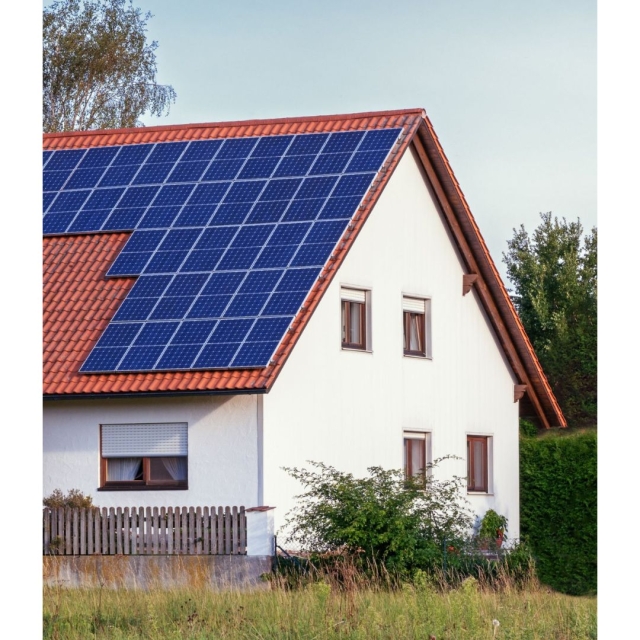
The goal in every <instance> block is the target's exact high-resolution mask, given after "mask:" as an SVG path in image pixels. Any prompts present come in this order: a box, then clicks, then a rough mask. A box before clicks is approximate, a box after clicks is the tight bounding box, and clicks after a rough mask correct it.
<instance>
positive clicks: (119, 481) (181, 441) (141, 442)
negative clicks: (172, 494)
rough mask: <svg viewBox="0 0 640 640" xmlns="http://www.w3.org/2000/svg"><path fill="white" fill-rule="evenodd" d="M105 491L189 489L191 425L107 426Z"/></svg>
mask: <svg viewBox="0 0 640 640" xmlns="http://www.w3.org/2000/svg"><path fill="white" fill-rule="evenodd" d="M100 453H101V464H100V487H101V488H102V489H121V490H127V489H129V490H136V489H151V488H153V489H186V488H187V480H188V465H187V461H188V457H187V423H186V422H178V423H160V424H103V425H102V426H101V428H100Z"/></svg>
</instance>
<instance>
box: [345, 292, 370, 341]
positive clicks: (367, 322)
mask: <svg viewBox="0 0 640 640" xmlns="http://www.w3.org/2000/svg"><path fill="white" fill-rule="evenodd" d="M345 289H346V290H347V291H349V290H351V291H354V292H356V293H360V294H364V313H365V321H364V331H365V336H364V349H362V348H360V347H351V346H348V345H345V344H344V343H343V342H342V303H343V302H344V301H345V300H349V299H350V298H349V297H348V294H346V295H345V293H346V292H344V290H345ZM354 297H355V296H354ZM340 348H341V349H342V351H352V352H360V353H372V352H373V349H372V321H371V289H370V288H366V287H363V286H359V285H351V284H341V285H340Z"/></svg>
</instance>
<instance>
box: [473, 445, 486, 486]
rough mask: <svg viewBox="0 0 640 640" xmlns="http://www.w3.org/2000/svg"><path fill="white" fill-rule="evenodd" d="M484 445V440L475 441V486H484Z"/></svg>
mask: <svg viewBox="0 0 640 640" xmlns="http://www.w3.org/2000/svg"><path fill="white" fill-rule="evenodd" d="M483 454H484V447H483V446H482V442H478V441H477V440H475V441H474V442H473V465H474V466H473V484H474V486H475V487H482V486H484V466H485V460H484V455H483Z"/></svg>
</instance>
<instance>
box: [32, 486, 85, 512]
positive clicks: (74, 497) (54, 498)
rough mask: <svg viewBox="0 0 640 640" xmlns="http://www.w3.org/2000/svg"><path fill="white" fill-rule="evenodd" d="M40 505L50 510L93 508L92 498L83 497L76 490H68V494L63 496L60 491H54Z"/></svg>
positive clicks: (82, 494)
mask: <svg viewBox="0 0 640 640" xmlns="http://www.w3.org/2000/svg"><path fill="white" fill-rule="evenodd" d="M42 504H43V506H45V507H49V508H50V509H56V508H58V507H71V508H72V509H83V508H84V509H89V508H91V507H94V504H93V498H92V497H91V496H85V495H84V493H82V491H79V490H78V489H69V493H67V495H64V493H62V491H60V489H54V490H53V491H52V492H51V494H50V495H48V496H47V497H46V498H44V499H43V500H42Z"/></svg>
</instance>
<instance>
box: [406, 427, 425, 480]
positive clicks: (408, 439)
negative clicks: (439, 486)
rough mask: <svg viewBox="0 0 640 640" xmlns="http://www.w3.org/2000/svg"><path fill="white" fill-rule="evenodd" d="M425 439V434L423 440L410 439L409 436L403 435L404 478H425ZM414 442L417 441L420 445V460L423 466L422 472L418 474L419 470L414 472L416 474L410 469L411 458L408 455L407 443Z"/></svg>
mask: <svg viewBox="0 0 640 640" xmlns="http://www.w3.org/2000/svg"><path fill="white" fill-rule="evenodd" d="M427 437H428V435H427V434H425V436H424V438H415V437H413V438H412V437H411V435H408V434H405V436H404V475H405V477H406V478H409V477H418V476H420V477H422V478H425V477H426V474H427V464H428V461H427ZM414 440H417V441H418V442H420V443H422V459H423V462H424V464H423V466H422V471H421V472H420V470H419V469H418V470H416V472H415V473H414V469H413V468H412V464H411V462H412V459H411V456H410V455H409V443H410V442H413V441H414Z"/></svg>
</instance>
